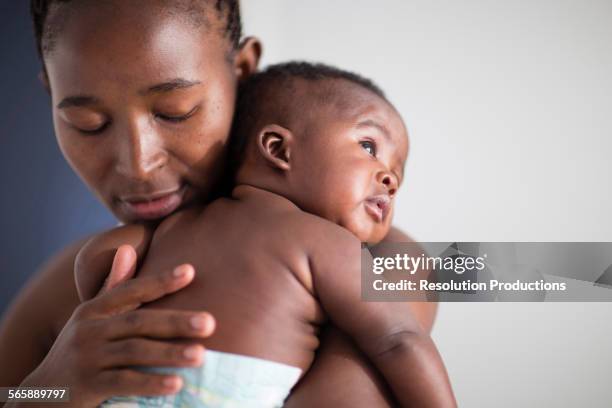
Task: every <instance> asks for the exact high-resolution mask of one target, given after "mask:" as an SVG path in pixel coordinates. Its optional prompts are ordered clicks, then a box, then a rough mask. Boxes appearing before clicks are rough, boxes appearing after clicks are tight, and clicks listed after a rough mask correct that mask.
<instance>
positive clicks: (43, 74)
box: [38, 70, 51, 95]
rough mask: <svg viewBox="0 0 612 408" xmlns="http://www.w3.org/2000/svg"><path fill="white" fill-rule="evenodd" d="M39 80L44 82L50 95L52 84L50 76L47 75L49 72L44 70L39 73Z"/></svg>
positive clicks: (43, 84)
mask: <svg viewBox="0 0 612 408" xmlns="http://www.w3.org/2000/svg"><path fill="white" fill-rule="evenodd" d="M38 80H39V81H40V83H41V84H42V86H43V88H45V91H47V93H48V94H49V95H51V86H49V78H48V77H47V73H46V72H45V71H44V70H42V71H40V72H39V73H38Z"/></svg>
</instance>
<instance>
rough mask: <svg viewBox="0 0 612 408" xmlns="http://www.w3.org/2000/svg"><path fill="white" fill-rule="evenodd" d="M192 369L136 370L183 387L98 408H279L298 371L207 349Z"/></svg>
mask: <svg viewBox="0 0 612 408" xmlns="http://www.w3.org/2000/svg"><path fill="white" fill-rule="evenodd" d="M204 360H205V361H204V364H203V365H202V366H201V367H194V368H166V367H155V368H139V370H141V371H146V372H153V373H158V374H177V375H180V376H181V377H183V388H182V389H181V391H179V392H178V393H177V394H175V395H171V396H164V397H136V396H133V397H115V398H111V399H110V400H107V401H105V402H104V403H102V405H101V407H105V408H106V407H113V408H141V407H163V408H192V407H193V408H204V407H206V408H213V407H214V408H235V407H236V408H238V407H240V408H251V407H252V408H273V407H282V406H283V401H284V400H285V398H287V396H288V395H289V392H290V391H291V388H293V386H294V385H295V384H296V383H297V381H298V379H299V378H300V374H301V373H302V370H300V369H299V368H297V367H292V366H289V365H286V364H281V363H276V362H274V361H269V360H263V359H260V358H255V357H248V356H242V355H238V354H231V353H223V352H220V351H214V350H207V351H206V354H205V357H204Z"/></svg>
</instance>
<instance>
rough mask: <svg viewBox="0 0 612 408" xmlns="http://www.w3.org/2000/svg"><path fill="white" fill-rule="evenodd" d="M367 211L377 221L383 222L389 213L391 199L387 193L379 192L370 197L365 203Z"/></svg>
mask: <svg viewBox="0 0 612 408" xmlns="http://www.w3.org/2000/svg"><path fill="white" fill-rule="evenodd" d="M364 206H365V210H366V212H367V213H368V214H369V215H370V216H371V217H372V218H374V221H376V222H382V221H383V220H384V219H385V218H386V217H387V214H389V209H390V208H391V199H390V198H389V196H388V195H387V194H379V195H375V196H371V197H368V198H367V199H366V200H365V203H364Z"/></svg>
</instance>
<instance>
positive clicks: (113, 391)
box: [96, 368, 183, 395]
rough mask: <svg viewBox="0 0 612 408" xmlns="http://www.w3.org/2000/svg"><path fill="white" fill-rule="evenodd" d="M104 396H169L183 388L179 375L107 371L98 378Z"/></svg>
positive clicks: (124, 370)
mask: <svg viewBox="0 0 612 408" xmlns="http://www.w3.org/2000/svg"><path fill="white" fill-rule="evenodd" d="M96 385H97V388H98V389H99V390H100V391H101V393H102V394H104V395H169V394H175V393H177V392H178V391H179V390H180V389H181V387H182V386H183V380H182V378H181V377H180V376H178V375H161V374H151V373H144V372H140V371H136V370H132V369H127V368H126V369H118V370H105V371H103V372H102V373H100V375H99V376H98V378H97V384H96Z"/></svg>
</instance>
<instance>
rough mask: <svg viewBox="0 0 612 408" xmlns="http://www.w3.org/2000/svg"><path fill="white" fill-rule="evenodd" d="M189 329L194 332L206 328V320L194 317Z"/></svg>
mask: <svg viewBox="0 0 612 408" xmlns="http://www.w3.org/2000/svg"><path fill="white" fill-rule="evenodd" d="M191 327H193V328H194V329H196V330H202V329H204V328H205V327H206V318H204V317H202V316H194V317H192V318H191Z"/></svg>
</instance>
